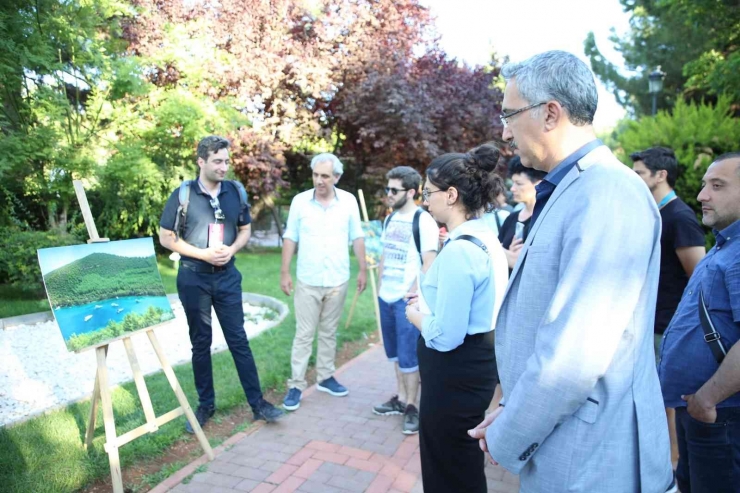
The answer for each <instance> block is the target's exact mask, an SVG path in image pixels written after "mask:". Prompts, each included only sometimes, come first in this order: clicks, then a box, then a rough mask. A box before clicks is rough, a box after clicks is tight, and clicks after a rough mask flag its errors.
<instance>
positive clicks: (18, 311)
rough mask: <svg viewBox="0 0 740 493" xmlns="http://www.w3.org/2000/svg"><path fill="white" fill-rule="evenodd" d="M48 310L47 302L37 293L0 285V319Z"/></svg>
mask: <svg viewBox="0 0 740 493" xmlns="http://www.w3.org/2000/svg"><path fill="white" fill-rule="evenodd" d="M49 310H51V308H49V301H48V300H47V299H46V298H45V297H40V296H39V294H38V293H33V292H28V291H24V290H22V289H18V288H17V287H14V286H5V285H0V318H6V317H15V316H16V315H25V314H27V313H37V312H48V311H49Z"/></svg>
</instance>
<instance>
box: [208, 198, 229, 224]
mask: <svg viewBox="0 0 740 493" xmlns="http://www.w3.org/2000/svg"><path fill="white" fill-rule="evenodd" d="M211 207H213V216H214V217H215V218H216V221H224V220H225V219H226V215H225V214H224V212H223V211H222V210H221V203H220V202H219V201H218V197H212V198H211Z"/></svg>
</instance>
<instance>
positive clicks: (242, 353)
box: [177, 264, 262, 409]
mask: <svg viewBox="0 0 740 493" xmlns="http://www.w3.org/2000/svg"><path fill="white" fill-rule="evenodd" d="M241 284H242V275H241V273H239V271H238V270H237V269H236V267H234V266H233V264H232V265H230V266H228V267H227V268H226V269H225V270H222V271H220V272H213V273H207V272H196V271H194V270H192V269H191V268H188V267H187V266H186V265H183V264H181V265H180V270H179V271H178V273H177V292H178V294H179V295H180V301H181V302H182V307H183V309H184V310H185V317H186V318H187V320H188V326H189V328H190V342H191V344H192V345H193V377H194V378H195V388H196V390H197V391H198V401H199V404H200V405H201V406H203V407H210V406H213V405H214V404H215V402H216V393H215V391H214V389H213V368H212V366H211V342H212V339H213V335H212V329H211V307H213V309H214V310H215V311H216V316H217V317H218V321H219V322H220V323H221V330H223V333H224V338H225V339H226V344H227V345H228V346H229V350H230V351H231V356H232V357H233V358H234V364H235V365H236V372H237V374H238V375H239V380H240V382H241V384H242V388H243V389H244V393H245V394H246V396H247V402H249V405H250V406H252V408H253V409H254V408H255V407H256V406H258V405H259V404H260V403H261V402H262V390H261V388H260V379H259V376H258V375H257V366H256V365H255V363H254V357H253V356H252V349H251V348H250V347H249V341H248V340H247V333H246V332H245V331H244V308H243V307H242V285H241Z"/></svg>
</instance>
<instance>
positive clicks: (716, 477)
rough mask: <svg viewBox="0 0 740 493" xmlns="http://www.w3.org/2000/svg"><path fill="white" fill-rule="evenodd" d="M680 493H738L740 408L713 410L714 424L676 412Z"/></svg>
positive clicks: (680, 408) (680, 410) (685, 413)
mask: <svg viewBox="0 0 740 493" xmlns="http://www.w3.org/2000/svg"><path fill="white" fill-rule="evenodd" d="M676 435H677V437H678V453H679V459H678V467H677V468H676V480H677V481H678V487H679V489H680V490H681V493H740V407H726V408H721V409H717V421H716V422H715V423H711V424H710V423H702V422H701V421H697V420H695V419H694V418H692V417H691V416H690V415H689V413H688V412H687V411H686V408H685V407H679V408H677V409H676Z"/></svg>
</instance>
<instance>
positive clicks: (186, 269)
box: [159, 136, 283, 433]
mask: <svg viewBox="0 0 740 493" xmlns="http://www.w3.org/2000/svg"><path fill="white" fill-rule="evenodd" d="M198 166H199V167H200V174H199V176H198V179H197V180H193V181H192V182H191V183H190V184H189V185H187V186H189V188H190V190H189V194H188V196H187V199H186V201H187V203H188V205H187V209H186V210H187V215H186V217H180V218H179V219H178V215H181V214H180V210H179V209H180V206H181V198H180V190H179V189H177V190H175V191H174V192H172V195H170V198H169V200H168V201H167V204H166V205H165V208H164V212H163V213H162V218H161V220H160V222H159V226H160V228H159V241H160V243H161V244H162V246H163V247H165V248H167V249H169V250H172V251H174V252H177V253H179V254H180V255H181V256H182V261H181V262H180V269H179V271H178V273H177V292H178V294H179V296H180V301H181V302H182V307H183V309H184V310H185V316H186V318H187V320H188V327H189V328H190V342H191V344H192V345H193V376H194V377H195V388H196V390H197V391H198V400H199V406H198V409H197V411H196V412H195V416H196V418H197V419H198V423H200V425H201V426H203V425H204V424H205V423H206V421H208V419H209V418H210V417H211V416H213V413H214V412H215V409H216V407H215V404H216V394H215V392H214V389H213V369H212V366H211V342H212V330H211V308H212V307H213V309H214V310H215V312H216V316H217V317H218V320H219V322H220V323H221V329H222V330H223V333H224V338H225V339H226V343H227V344H228V346H229V350H230V351H231V355H232V357H233V358H234V364H235V365H236V370H237V373H238V374H239V380H240V381H241V384H242V388H243V389H244V393H245V394H246V396H247V401H248V402H249V405H250V406H251V407H252V412H253V413H254V418H255V419H264V420H266V421H268V422H272V421H275V420H276V419H278V418H279V417H280V416H281V415H282V414H283V412H282V411H280V410H279V409H277V408H275V407H274V406H273V405H272V404H270V403H269V402H267V401H266V400H265V399H264V398H263V397H262V390H261V388H260V381H259V376H258V375H257V367H256V366H255V363H254V357H253V356H252V350H251V349H250V347H249V341H248V340H247V334H246V332H245V330H244V308H243V306H242V289H241V281H242V276H241V273H240V272H239V271H238V270H237V269H236V267H235V266H234V255H236V253H237V252H238V251H239V250H241V249H242V248H243V247H244V246H245V245H246V244H247V241H249V237H250V235H251V231H252V229H251V225H250V223H251V220H252V219H251V217H250V215H249V209H248V208H246V207H243V206H242V201H241V198H240V191H239V189H238V188H237V186H236V184H235V183H233V182H231V181H229V180H225V176H226V171H227V169H228V167H229V141H228V140H226V139H224V138H222V137H217V136H210V137H206V138H204V139H203V140H201V141H200V143H199V144H198ZM185 429H186V430H187V431H188V432H190V433H192V432H193V429H192V427H191V426H190V423H186V425H185Z"/></svg>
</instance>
